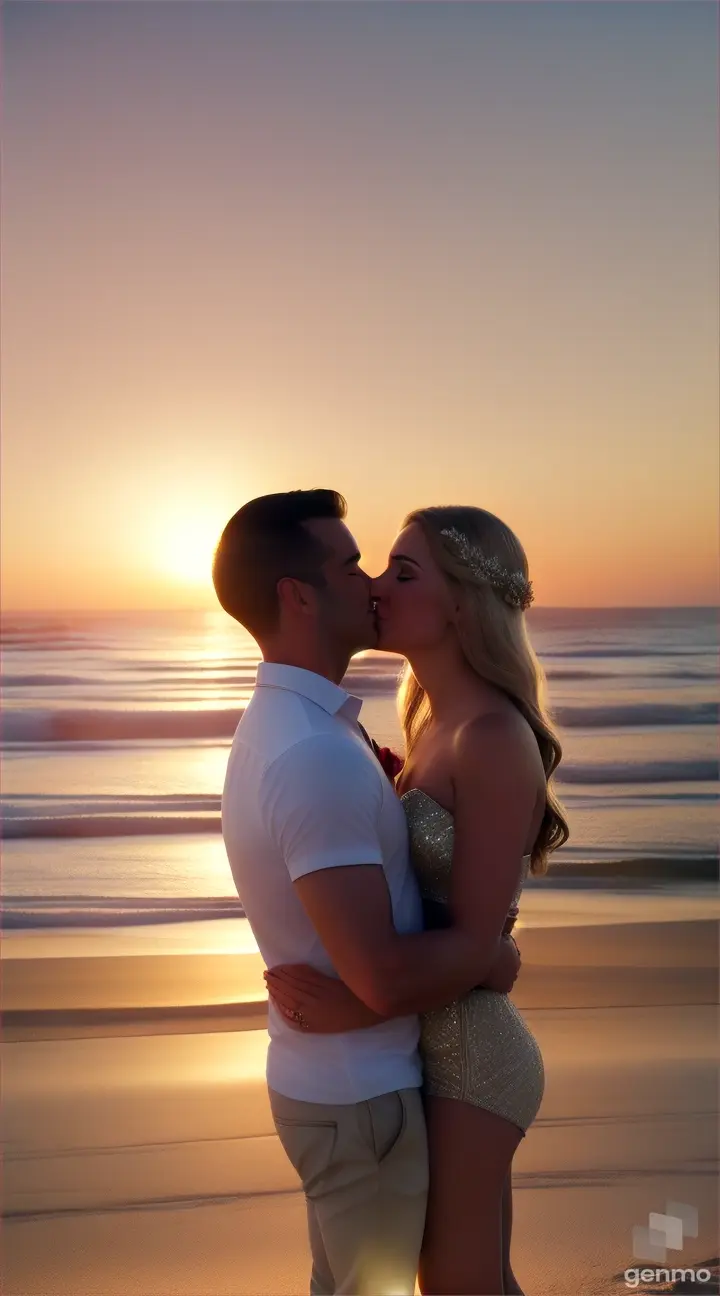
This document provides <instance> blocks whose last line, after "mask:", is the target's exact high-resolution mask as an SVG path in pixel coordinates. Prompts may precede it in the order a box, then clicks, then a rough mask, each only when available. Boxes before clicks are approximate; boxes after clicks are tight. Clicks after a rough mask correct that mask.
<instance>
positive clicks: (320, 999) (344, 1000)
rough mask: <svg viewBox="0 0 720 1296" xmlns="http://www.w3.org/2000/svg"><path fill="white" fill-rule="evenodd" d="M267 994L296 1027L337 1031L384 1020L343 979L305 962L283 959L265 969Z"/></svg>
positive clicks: (323, 1032) (321, 1032) (318, 1031)
mask: <svg viewBox="0 0 720 1296" xmlns="http://www.w3.org/2000/svg"><path fill="white" fill-rule="evenodd" d="M263 975H264V977H265V984H266V985H267V988H268V994H269V996H270V998H271V999H272V1001H273V1003H274V1004H275V1007H276V1008H277V1009H278V1010H279V1012H281V1013H282V1015H283V1017H284V1018H285V1020H286V1021H287V1024H288V1026H290V1027H291V1028H292V1029H293V1030H299V1031H310V1032H312V1033H313V1034H316V1035H337V1034H342V1033H343V1032H345V1031H351V1030H363V1029H366V1028H367V1027H368V1026H377V1025H378V1023H379V1022H381V1021H385V1020H386V1019H385V1018H383V1017H379V1016H378V1014H377V1013H374V1012H373V1011H372V1009H371V1008H368V1007H367V1005H366V1004H364V1003H363V1002H362V1000H361V999H358V997H357V995H354V994H353V992H352V990H349V989H348V987H347V986H346V985H345V982H344V981H340V980H338V978H337V977H331V976H326V975H325V973H324V972H319V971H318V970H317V968H313V967H309V966H308V965H307V964H304V963H283V964H280V965H278V966H277V967H274V968H268V969H267V971H266V972H264V973H263Z"/></svg>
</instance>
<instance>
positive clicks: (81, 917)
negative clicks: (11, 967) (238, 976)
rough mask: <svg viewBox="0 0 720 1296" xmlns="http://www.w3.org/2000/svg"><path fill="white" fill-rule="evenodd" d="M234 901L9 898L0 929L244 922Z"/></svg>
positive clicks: (211, 898)
mask: <svg viewBox="0 0 720 1296" xmlns="http://www.w3.org/2000/svg"><path fill="white" fill-rule="evenodd" d="M244 917H245V910H244V909H243V907H242V905H241V903H240V901H239V900H238V899H237V897H234V898H233V897H227V898H225V897H222V896H219V897H216V896H199V897H188V898H185V897H177V898H175V897H169V898H167V899H160V898H157V899H156V898H154V897H145V898H141V899H136V898H133V897H122V898H119V899H118V898H105V897H102V898H96V897H92V896H90V897H88V896H58V897H56V898H53V899H39V898H38V897H37V896H13V897H8V898H6V899H4V900H3V906H2V911H1V912H0V928H3V929H5V930H8V931H17V930H24V929H28V930H29V929H35V928H41V927H135V926H146V925H148V924H155V923H178V922H200V921H204V920H206V919H209V918H244Z"/></svg>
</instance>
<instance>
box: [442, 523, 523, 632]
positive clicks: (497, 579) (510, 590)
mask: <svg viewBox="0 0 720 1296" xmlns="http://www.w3.org/2000/svg"><path fill="white" fill-rule="evenodd" d="M440 534H441V535H444V536H447V538H448V540H450V541H451V542H452V547H453V549H454V550H455V551H456V555H455V556H456V557H459V558H460V560H461V561H462V562H463V563H465V565H466V566H467V567H469V568H470V571H471V572H472V574H473V576H477V578H478V580H482V581H487V583H488V585H490V586H491V588H492V589H494V590H495V592H496V594H499V595H500V598H501V599H503V600H504V602H505V603H509V605H510V607H515V608H520V609H521V611H523V612H524V611H525V609H526V608H529V607H530V604H531V603H532V601H533V588H532V581H529V580H528V579H527V578H526V577H525V576H523V574H522V572H521V571H508V569H507V567H503V565H502V563H501V562H500V559H499V558H486V557H485V555H484V554H483V553H482V551H481V550H480V549H478V548H477V546H476V545H473V544H471V543H470V541H469V540H468V538H467V536H465V535H463V533H462V531H458V530H457V527H449V528H447V529H446V530H444V531H441V532H440Z"/></svg>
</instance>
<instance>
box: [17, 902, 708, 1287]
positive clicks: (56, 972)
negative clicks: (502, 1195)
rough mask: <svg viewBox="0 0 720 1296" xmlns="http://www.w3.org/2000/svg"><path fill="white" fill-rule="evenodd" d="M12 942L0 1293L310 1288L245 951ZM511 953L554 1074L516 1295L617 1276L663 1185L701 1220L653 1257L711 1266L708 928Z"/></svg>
mask: <svg viewBox="0 0 720 1296" xmlns="http://www.w3.org/2000/svg"><path fill="white" fill-rule="evenodd" d="M41 939H42V938H41ZM9 944H10V945H11V946H12V957H8V956H7V951H6V957H5V959H4V961H3V968H4V976H3V1035H4V1043H3V1055H4V1056H3V1120H4V1147H5V1158H4V1207H5V1221H4V1228H3V1253H4V1259H3V1268H4V1290H5V1292H7V1293H8V1296H298V1294H299V1293H302V1292H304V1291H306V1290H307V1275H308V1252H307V1245H306V1240H305V1225H304V1206H303V1199H302V1196H301V1194H300V1193H299V1191H298V1185H297V1181H296V1178H295V1175H294V1172H293V1170H292V1168H291V1167H290V1166H289V1164H288V1163H287V1161H286V1159H285V1156H284V1154H283V1152H282V1149H281V1148H280V1146H279V1143H278V1141H277V1138H276V1137H275V1133H274V1130H273V1127H272V1122H271V1118H270V1111H269V1106H268V1102H267V1097H266V1091H265V1085H264V1078H263V1070H264V1062H265V1053H266V1048H267V1035H266V1032H265V1029H264V1015H265V1008H264V1004H263V1002H262V999H263V996H262V981H261V964H260V960H259V958H258V956H257V955H253V954H251V953H246V954H244V955H239V956H230V955H218V956H213V955H207V956H202V955H192V954H187V955H183V954H180V955H166V956H164V957H155V958H152V957H150V956H140V955H126V956H122V955H118V956H116V957H114V958H106V959H104V960H103V959H96V960H95V961H94V967H93V969H92V970H91V971H89V970H88V966H89V965H88V959H87V958H75V959H72V958H66V959H51V958H48V957H35V956H34V955H33V954H32V952H31V950H28V948H27V942H24V948H23V945H19V944H18V943H17V942H16V943H15V944H14V945H13V944H12V943H11V942H10V943H9ZM522 949H523V971H522V975H521V978H520V981H519V982H518V986H517V990H516V994H515V999H516V1002H517V1003H518V1005H519V1006H520V1007H521V1008H522V1009H523V1011H524V1012H525V1013H526V1014H527V1018H528V1021H529V1022H530V1024H531V1027H532V1029H533V1031H534V1032H535V1033H536V1035H537V1038H538V1040H539V1042H540V1044H541V1046H542V1049H543V1054H544V1057H545V1062H546V1067H547V1075H548V1079H547V1091H546V1096H545V1100H544V1102H543V1106H542V1110H541V1113H540V1116H539V1118H538V1121H537V1122H536V1125H535V1126H534V1128H533V1129H532V1130H531V1132H530V1134H529V1136H528V1137H527V1139H526V1140H525V1141H524V1142H523V1144H522V1146H521V1148H520V1150H519V1153H518V1156H517V1162H516V1177H515V1187H516V1199H515V1202H516V1204H515V1218H516V1224H515V1242H514V1257H515V1268H516V1272H517V1274H518V1276H519V1278H520V1281H521V1282H522V1283H523V1285H524V1287H525V1290H526V1292H527V1294H528V1296H595V1293H597V1294H598V1296H599V1294H600V1293H607V1292H612V1291H623V1290H630V1289H631V1288H630V1287H629V1286H628V1284H627V1282H626V1280H625V1278H624V1276H623V1274H624V1271H625V1269H627V1268H628V1267H629V1266H633V1265H634V1264H635V1265H637V1266H639V1267H640V1268H642V1267H643V1262H642V1261H634V1260H633V1256H632V1244H631V1233H632V1228H633V1226H634V1225H636V1224H645V1223H647V1217H648V1213H649V1212H650V1211H661V1212H662V1211H664V1210H665V1207H666V1203H667V1202H672V1201H676V1202H685V1203H689V1204H691V1205H694V1206H696V1207H697V1208H698V1211H699V1216H700V1228H699V1235H698V1237H697V1238H688V1239H686V1243H685V1246H684V1249H683V1251H682V1252H669V1253H668V1261H667V1264H668V1266H675V1267H679V1266H681V1265H682V1266H683V1267H687V1266H696V1267H700V1266H701V1265H704V1264H709V1263H711V1262H712V1261H713V1257H715V1256H716V1253H717V1237H716V1227H715V1221H716V1220H717V1178H716V1168H715V1153H716V1148H717V1083H716V1076H717V1070H716V1067H717V1040H716V1024H717V1019H716V1010H715V1007H714V1004H715V1002H716V999H717V929H716V925H715V923H714V922H712V921H701V920H696V921H685V922H653V923H645V924H638V923H624V924H613V925H601V924H595V925H592V926H585V927H581V928H577V927H556V928H551V927H537V928H532V927H529V928H528V929H527V930H525V931H524V932H523V933H522ZM45 953H46V954H47V950H46V951H45ZM53 965H54V966H53ZM88 987H91V988H92V994H91V995H90V996H89V995H88V992H87V990H88ZM230 987H232V988H233V991H234V993H233V994H232V995H231V996H230V998H234V999H235V1001H236V1002H230V1000H229V999H228V989H229V988H230ZM198 990H200V991H201V992H204V993H200V994H198ZM201 999H204V1000H205V1002H204V1004H201V1003H200V1002H199V1000H201ZM123 1000H124V1002H123ZM163 1001H164V1002H163ZM646 1263H648V1264H649V1263H650V1262H646ZM653 1267H656V1266H655V1262H653ZM634 1289H635V1290H645V1289H646V1285H645V1284H643V1283H639V1284H638V1286H637V1287H634ZM647 1289H648V1290H654V1291H659V1290H661V1287H658V1285H657V1284H655V1285H650V1287H648V1288H647ZM678 1290H679V1289H678ZM688 1290H694V1291H710V1290H717V1287H716V1286H714V1285H713V1284H712V1283H711V1284H706V1283H703V1284H702V1285H700V1284H697V1283H696V1284H695V1285H694V1286H693V1287H692V1288H690V1289H688Z"/></svg>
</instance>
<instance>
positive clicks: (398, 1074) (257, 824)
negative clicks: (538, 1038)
mask: <svg viewBox="0 0 720 1296" xmlns="http://www.w3.org/2000/svg"><path fill="white" fill-rule="evenodd" d="M361 706H362V702H361V701H360V699H359V698H355V697H352V696H351V695H350V694H349V693H346V692H345V690H344V689H342V688H339V687H338V685H336V684H333V683H332V681H331V680H328V679H326V678H325V677H324V676H322V675H316V674H315V673H314V672H312V671H306V670H300V669H299V668H298V667H295V666H284V665H278V664H275V663H269V662H262V663H261V664H260V666H259V668H258V673H257V681H256V686H255V691H254V693H253V695H252V698H251V699H250V702H249V704H248V706H247V709H246V710H245V712H244V714H243V716H242V718H241V720H240V723H239V724H238V727H237V730H236V732H235V737H234V739H233V744H232V749H231V752H230V758H229V761H228V767H227V774H226V777H225V786H224V789H223V796H222V829H223V837H224V840H225V847H226V850H227V854H228V859H229V862H230V868H231V870H232V875H233V878H234V880H235V885H236V886H237V890H238V895H239V896H240V899H241V901H242V904H243V908H244V909H245V913H246V914H247V917H248V919H249V922H250V926H251V927H252V930H253V934H254V936H255V939H256V941H257V943H258V947H259V949H260V953H261V954H262V957H263V959H264V960H265V963H266V965H267V966H268V967H273V966H275V965H276V964H278V963H308V964H310V965H311V966H313V967H316V968H319V969H321V970H322V971H323V972H327V973H330V974H333V973H334V968H333V966H332V963H331V961H330V958H329V956H328V953H327V951H326V950H325V948H324V946H323V944H322V942H321V940H320V938H319V936H318V935H317V933H316V931H315V929H314V927H313V926H312V924H311V922H310V919H309V918H308V916H307V914H306V912H305V909H304V908H303V906H302V904H301V902H300V899H299V898H298V895H297V892H296V890H295V887H294V886H293V881H294V880H295V879H296V878H299V877H303V876H304V875H305V874H306V873H312V872H314V871H316V870H318V869H326V868H337V867H338V866H340V865H354V864H378V865H379V866H380V867H381V868H382V869H383V872H384V874H385V878H386V881H387V885H388V890H389V892H390V899H391V902H392V913H393V921H394V924H395V928H396V930H397V931H398V932H401V933H404V932H415V931H420V930H422V906H421V902H420V896H419V892H418V889H417V885H416V882H415V877H414V874H413V872H412V869H411V867H410V862H409V855H408V835H407V825H406V822H405V812H404V810H403V808H402V805H401V804H400V801H399V799H398V797H397V796H396V794H395V791H394V789H393V787H392V785H391V783H390V782H389V780H388V779H387V778H386V777H385V774H384V773H383V771H382V768H381V766H380V764H379V762H378V761H377V759H376V757H375V755H374V753H373V752H372V750H371V749H370V748H369V747H368V745H367V743H366V742H365V740H364V738H363V736H362V734H361V733H360V730H359V728H358V724H357V719H358V716H359V714H360V708H361ZM268 1028H269V1033H270V1047H269V1049H268V1058H267V1080H268V1084H269V1085H270V1087H271V1088H272V1089H275V1090H276V1091H277V1092H278V1093H281V1094H284V1095H285V1096H286V1097H288V1098H297V1099H301V1100H303V1101H305V1102H317V1103H356V1102H363V1101H365V1100H367V1099H368V1098H374V1097H376V1096H377V1095H378V1094H382V1093H390V1092H392V1091H393V1090H394V1089H402V1088H406V1087H417V1086H418V1085H420V1083H421V1080H422V1075H421V1066H420V1058H419V1055H418V1051H417V1044H418V1037H419V1023H418V1018H417V1017H415V1016H412V1017H401V1018H395V1019H394V1020H392V1021H389V1022H383V1023H381V1024H380V1025H378V1026H372V1027H369V1028H368V1029H367V1030H356V1031H348V1032H346V1033H344V1034H338V1035H324V1034H305V1033H304V1032H301V1031H297V1030H293V1029H292V1028H291V1027H290V1026H289V1025H288V1023H287V1022H286V1020H285V1018H284V1017H283V1015H282V1013H280V1012H278V1011H277V1009H276V1008H275V1007H274V1006H273V1004H272V1003H271V1004H270V1008H269V1026H268Z"/></svg>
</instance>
